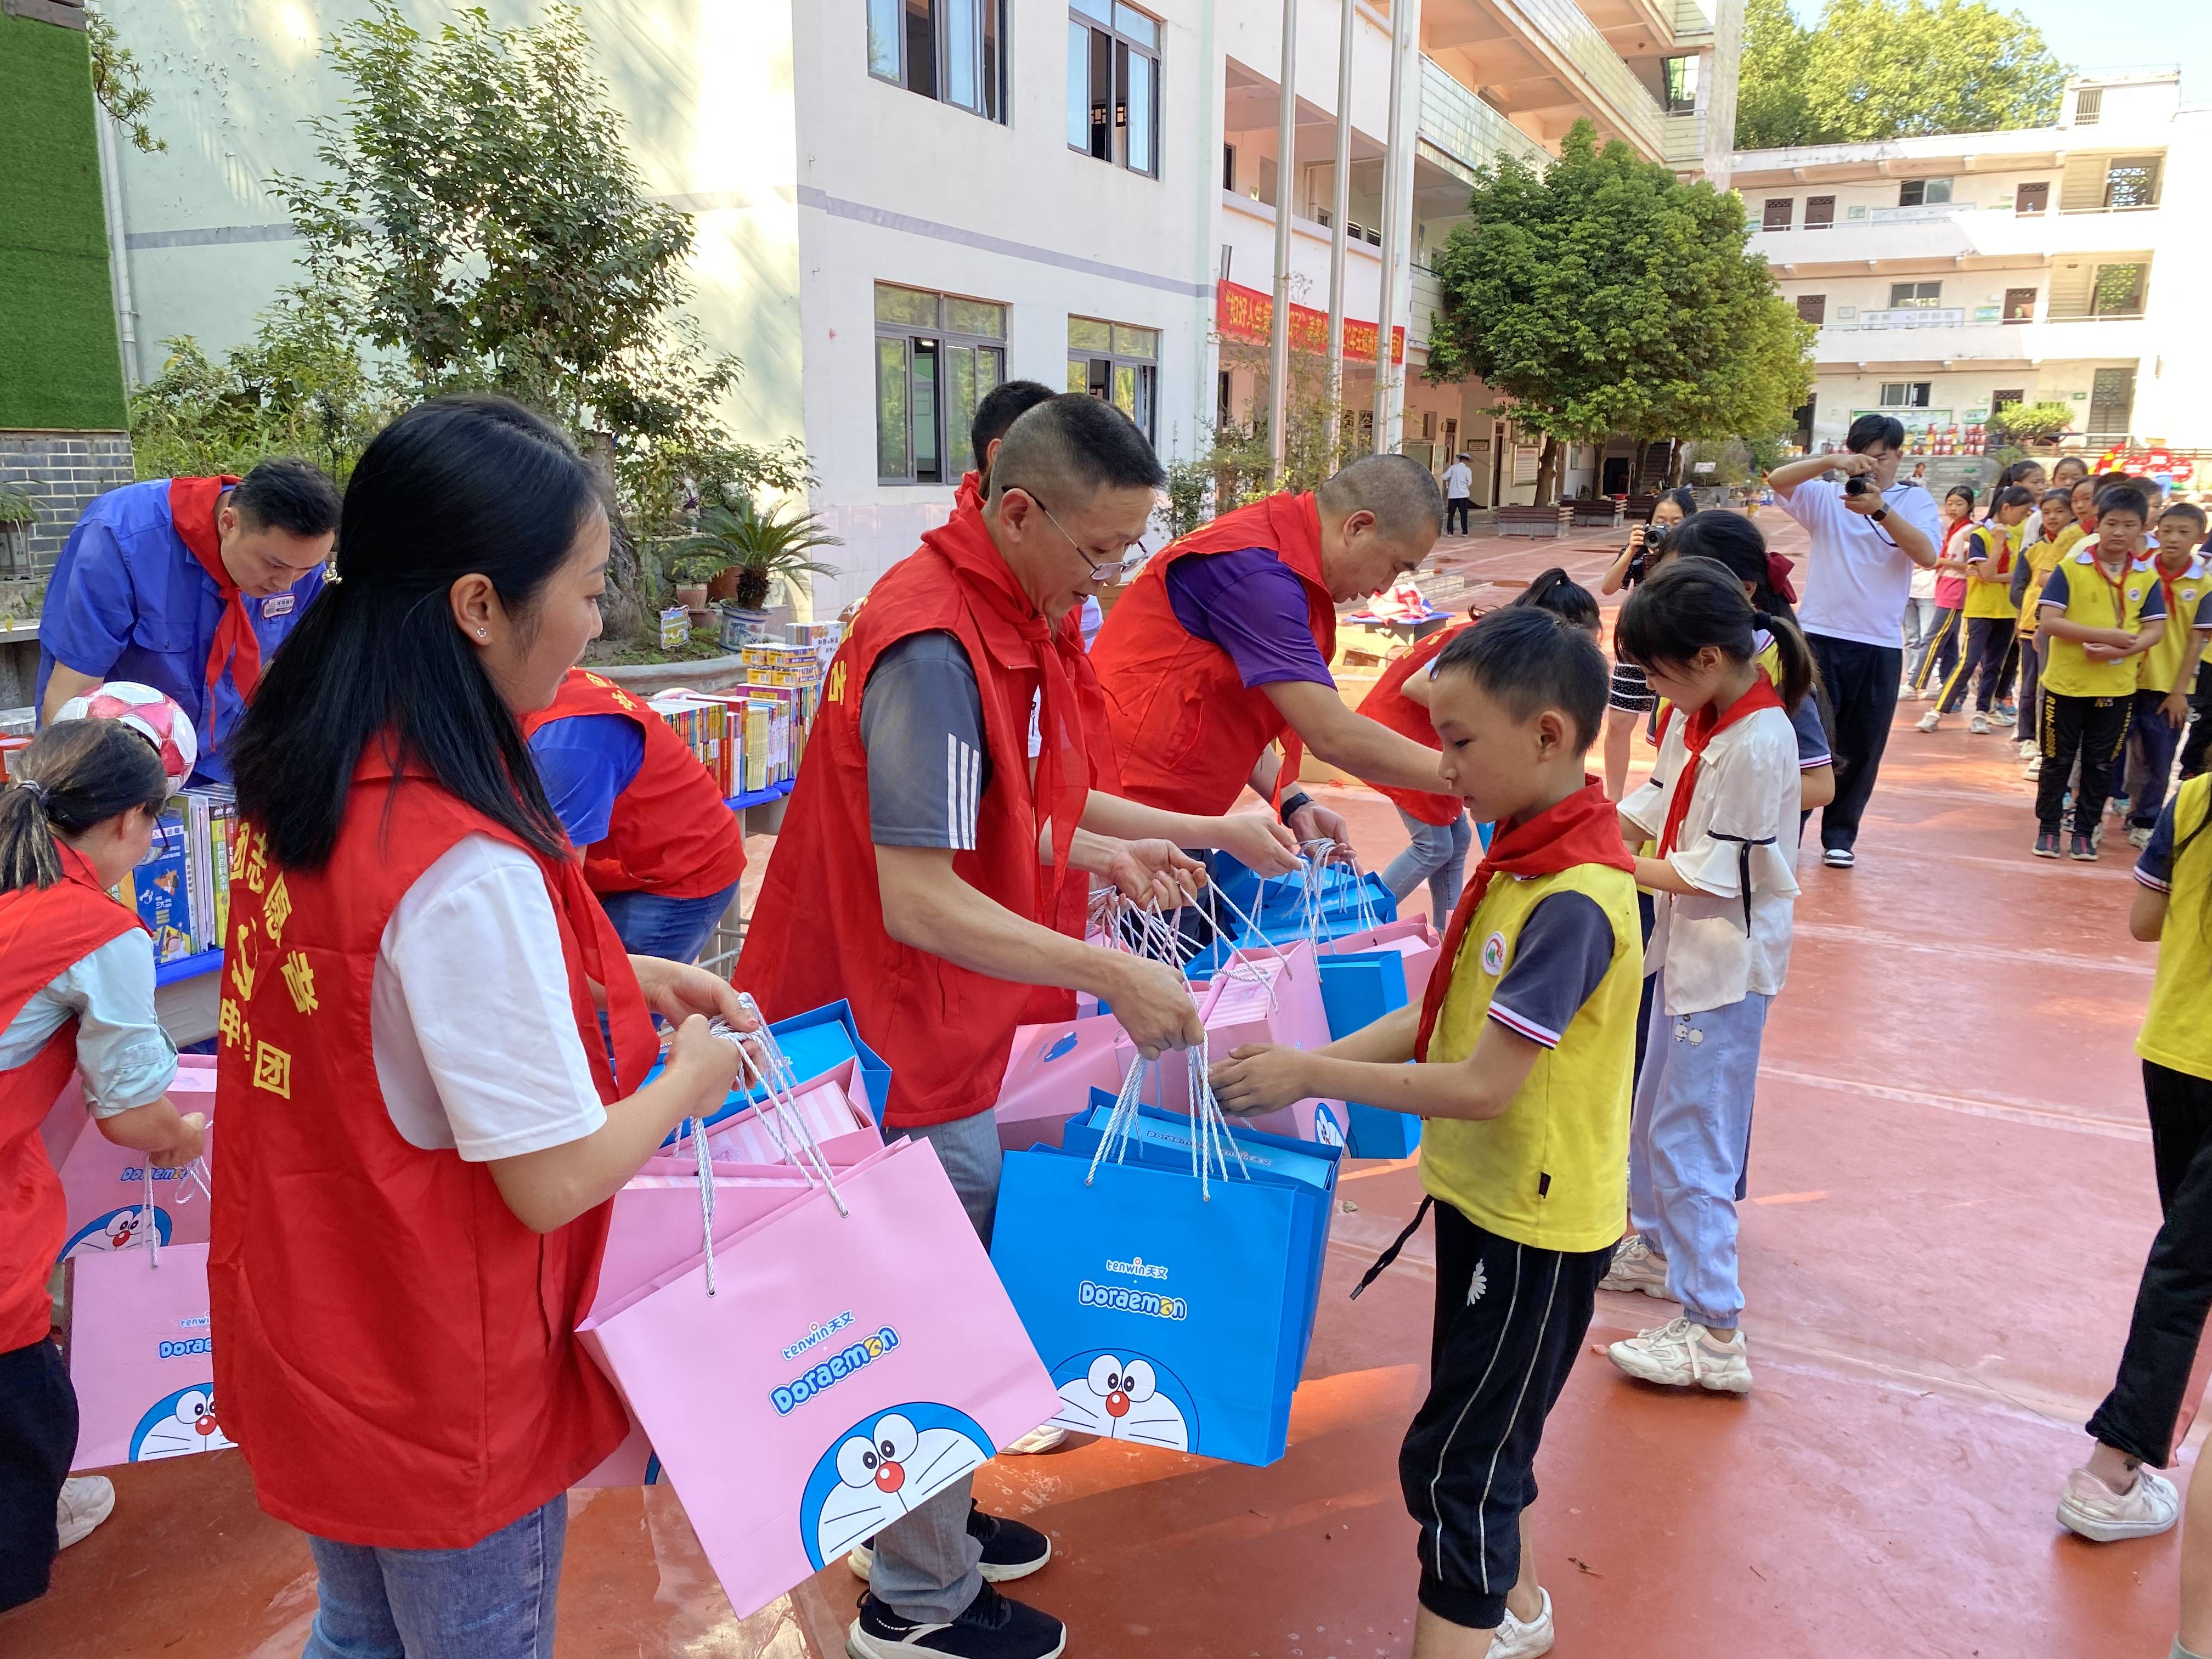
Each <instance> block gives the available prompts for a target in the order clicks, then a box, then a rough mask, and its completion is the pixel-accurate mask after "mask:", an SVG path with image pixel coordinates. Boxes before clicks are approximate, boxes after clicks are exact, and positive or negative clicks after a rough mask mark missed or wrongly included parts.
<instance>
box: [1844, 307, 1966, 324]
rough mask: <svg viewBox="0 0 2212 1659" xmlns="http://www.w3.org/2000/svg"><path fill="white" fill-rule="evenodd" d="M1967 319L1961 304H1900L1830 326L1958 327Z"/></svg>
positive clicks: (1867, 312) (1865, 313)
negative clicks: (1893, 307) (1887, 309)
mask: <svg viewBox="0 0 2212 1659" xmlns="http://www.w3.org/2000/svg"><path fill="white" fill-rule="evenodd" d="M1965 321H1966V310H1965V308H1964V307H1960V306H1899V307H1896V308H1895V309H1893V310H1889V311H1862V312H1861V313H1859V314H1858V316H1857V318H1855V319H1852V320H1851V321H1849V322H1836V323H1830V324H1828V325H1826V326H1828V327H1830V328H1956V327H1958V326H1959V325H1960V324H1961V323H1963V322H1965Z"/></svg>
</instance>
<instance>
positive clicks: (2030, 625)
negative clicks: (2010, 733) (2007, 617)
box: [2012, 455, 2088, 778]
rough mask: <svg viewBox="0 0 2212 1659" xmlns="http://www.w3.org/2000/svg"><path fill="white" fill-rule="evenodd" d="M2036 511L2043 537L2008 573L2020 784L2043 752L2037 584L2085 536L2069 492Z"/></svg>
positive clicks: (2051, 495)
mask: <svg viewBox="0 0 2212 1659" xmlns="http://www.w3.org/2000/svg"><path fill="white" fill-rule="evenodd" d="M2067 459H2068V460H2072V459H2074V458H2073V457H2072V456H2070V455H2069V457H2067ZM2061 465H2063V463H2061ZM2039 511H2040V512H2041V513H2042V520H2043V533H2042V534H2041V535H2040V536H2039V537H2037V538H2035V540H2033V541H2032V542H2030V543H2029V544H2027V546H2026V547H2023V548H2022V549H2021V550H2020V557H2019V558H2018V559H2016V560H2015V561H2014V562H2013V568H2012V602H2013V606H2014V608H2015V610H2016V611H2019V613H2020V622H2019V629H2020V635H2019V637H2020V726H2019V728H2018V729H2019V732H2020V757H2021V759H2022V760H2024V761H2026V762H2027V770H2026V771H2025V772H2023V773H2022V774H2021V776H2022V777H2026V778H2036V777H2040V776H2041V775H2042V774H2043V749H2042V745H2041V744H2039V743H2038V742H2037V740H2036V739H2037V737H2038V734H2039V726H2038V717H2039V715H2040V714H2041V712H2042V708H2043V653H2042V651H2041V648H2040V646H2039V641H2037V639H2036V636H2035V628H2036V623H2038V622H2039V621H2040V620H2041V617H2039V614H2038V613H2039V610H2040V607H2041V605H2042V604H2043V584H2044V583H2045V581H2047V580H2050V577H2051V572H2052V571H2053V570H2056V569H2057V568H2058V562H2059V560H2061V559H2063V558H2064V557H2065V556H2066V552H2067V550H2068V549H2069V548H2070V547H2072V546H2073V545H2074V544H2075V543H2076V542H2078V541H2080V540H2081V538H2083V537H2084V536H2086V535H2087V534H2088V532H2087V531H2086V530H2084V529H2082V528H2081V525H2080V524H2079V523H2077V522H2076V521H2075V517H2074V495H2073V492H2072V491H2071V490H2068V489H2053V490H2051V491H2049V492H2047V493H2046V494H2045V496H2044V498H2043V505H2042V507H2041V508H2040V509H2039Z"/></svg>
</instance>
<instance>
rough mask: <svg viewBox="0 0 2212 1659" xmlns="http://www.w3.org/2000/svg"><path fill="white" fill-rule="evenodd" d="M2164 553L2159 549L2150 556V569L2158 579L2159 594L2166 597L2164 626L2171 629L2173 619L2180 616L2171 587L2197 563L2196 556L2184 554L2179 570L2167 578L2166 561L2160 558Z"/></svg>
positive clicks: (2179, 602)
mask: <svg viewBox="0 0 2212 1659" xmlns="http://www.w3.org/2000/svg"><path fill="white" fill-rule="evenodd" d="M2165 551H2166V550H2165V549H2164V548H2160V550H2159V551H2158V552H2157V553H2154V554H2152V555H2151V556H2150V568H2151V569H2152V571H2153V572H2154V573H2155V574H2156V575H2157V577H2158V589H2159V592H2161V593H2163V594H2165V595H2166V626H2167V627H2168V628H2172V627H2173V626H2174V625H2175V624H2174V621H2173V619H2174V618H2175V617H2179V616H2180V614H2181V601H2180V600H2179V599H2178V598H2177V597H2175V594H2174V592H2173V585H2174V583H2176V582H2178V581H2179V580H2181V579H2182V578H2183V577H2184V576H2186V575H2187V574H2189V568H2190V567H2191V565H2193V564H2195V563H2196V562H2197V556H2196V555H2195V554H2194V553H2186V552H2185V553H2184V554H2183V555H2182V556H2181V568H2180V569H2179V570H2177V571H2175V572H2174V573H2173V574H2172V575H2171V576H2169V575H2167V574H2166V561H2165V560H2164V559H2163V558H2161V557H2160V554H2162V553H2164V552H2165Z"/></svg>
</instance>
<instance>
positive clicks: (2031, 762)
mask: <svg viewBox="0 0 2212 1659" xmlns="http://www.w3.org/2000/svg"><path fill="white" fill-rule="evenodd" d="M2020 775H2021V776H2022V777H2024V778H2028V779H2034V778H2039V777H2041V776H2042V775H2043V757H2042V756H2040V755H2030V756H2029V757H2027V765H2025V766H2023V767H2021V769H2020Z"/></svg>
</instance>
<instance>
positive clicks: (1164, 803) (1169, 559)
mask: <svg viewBox="0 0 2212 1659" xmlns="http://www.w3.org/2000/svg"><path fill="white" fill-rule="evenodd" d="M1248 547H1260V548H1265V549H1267V550H1268V551H1270V552H1272V553H1273V554H1274V555H1275V556H1276V557H1278V558H1279V559H1280V560H1281V561H1282V562H1284V563H1285V564H1286V565H1288V566H1289V567H1290V568H1291V569H1292V570H1293V571H1295V572H1296V573H1297V577H1298V580H1300V581H1302V582H1304V584H1305V590H1306V613H1307V620H1308V621H1309V622H1310V623H1312V625H1313V636H1314V643H1315V644H1316V645H1317V646H1319V647H1321V654H1322V660H1323V661H1327V660H1328V659H1330V658H1332V657H1334V655H1335V654H1336V603H1335V601H1334V600H1333V599H1330V598H1329V596H1328V585H1327V584H1326V583H1325V582H1323V581H1322V571H1321V513H1320V510H1319V509H1318V508H1317V507H1316V506H1315V504H1314V498H1313V496H1312V495H1310V494H1308V495H1290V494H1287V493H1286V494H1284V495H1270V496H1268V497H1267V500H1265V501H1255V502H1253V503H1252V505H1251V506H1249V507H1238V508H1237V510H1236V511H1234V512H1233V513H1223V514H1222V515H1221V516H1220V517H1219V518H1218V519H1215V520H1212V522H1211V523H1209V524H1206V525H1203V526H1200V528H1198V529H1197V530H1194V531H1193V532H1191V533H1190V534H1189V535H1188V536H1185V537H1184V538H1182V540H1181V541H1177V542H1171V543H1170V544H1168V546H1166V547H1165V548H1164V549H1162V550H1161V551H1160V553H1159V555H1158V557H1156V558H1154V559H1153V560H1152V562H1151V563H1150V564H1148V565H1146V567H1145V570H1144V574H1142V575H1140V576H1139V577H1138V578H1137V580H1135V581H1134V582H1133V583H1132V584H1131V585H1130V587H1129V591H1128V592H1127V593H1125V594H1124V595H1122V597H1121V601H1120V602H1119V603H1118V604H1116V605H1115V607H1114V609H1113V610H1112V611H1110V612H1109V614H1108V616H1107V617H1106V625H1105V627H1103V628H1102V629H1099V631H1098V638H1097V641H1096V643H1095V644H1093V646H1092V647H1091V661H1092V663H1093V664H1094V665H1095V666H1096V667H1097V671H1098V682H1099V684H1101V685H1102V686H1103V687H1104V688H1105V691H1106V710H1107V714H1108V716H1109V718H1110V720H1112V722H1113V728H1114V744H1115V750H1117V752H1118V755H1119V758H1120V761H1121V784H1122V789H1121V793H1124V794H1126V795H1127V796H1128V797H1129V799H1132V800H1136V801H1142V802H1143V803H1144V804H1145V805H1147V806H1158V807H1162V808H1164V809H1166V810H1167V811H1171V812H1195V813H1198V814H1200V815H1202V816H1205V817H1216V816H1218V815H1219V814H1221V813H1223V812H1226V811H1228V810H1229V809H1230V808H1231V806H1233V805H1236V803H1237V792H1238V791H1240V790H1241V789H1243V787H1244V785H1245V782H1246V781H1247V780H1248V779H1249V778H1250V777H1251V775H1252V769H1253V767H1254V766H1255V765H1256V764H1257V763H1259V759H1260V755H1261V750H1264V749H1266V748H1267V745H1268V744H1271V743H1273V741H1274V740H1275V739H1276V738H1283V739H1284V765H1283V771H1282V777H1281V780H1280V783H1279V787H1278V790H1277V794H1278V796H1281V795H1284V794H1287V793H1290V791H1291V787H1292V786H1293V784H1294V783H1295V782H1296V781H1297V761H1298V756H1299V753H1300V746H1299V744H1298V739H1297V733H1296V732H1291V731H1290V730H1289V726H1288V724H1287V722H1285V720H1284V719H1283V717H1282V715H1281V714H1278V713H1277V712H1276V709H1275V705H1274V704H1273V702H1271V701H1270V700H1269V699H1268V696H1267V692H1266V690H1264V689H1263V690H1248V689H1247V688H1246V686H1245V684H1244V682H1243V678H1241V677H1240V676H1239V675H1238V674H1237V665H1236V663H1235V662H1233V661H1232V660H1231V658H1230V655H1229V653H1227V652H1226V651H1225V650H1223V649H1222V648H1221V647H1219V646H1218V645H1211V644H1208V643H1207V642H1206V641H1204V640H1201V639H1199V638H1196V637H1195V636H1194V635H1192V634H1191V633H1190V632H1189V631H1188V629H1185V628H1184V627H1183V625H1182V623H1180V622H1178V621H1176V614H1175V608H1174V606H1173V605H1170V603H1169V602H1168V568H1169V567H1170V565H1172V564H1174V562H1176V560H1177V559H1181V558H1186V557H1188V556H1190V555H1192V554H1194V553H1233V552H1236V551H1237V550H1240V549H1243V548H1248Z"/></svg>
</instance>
